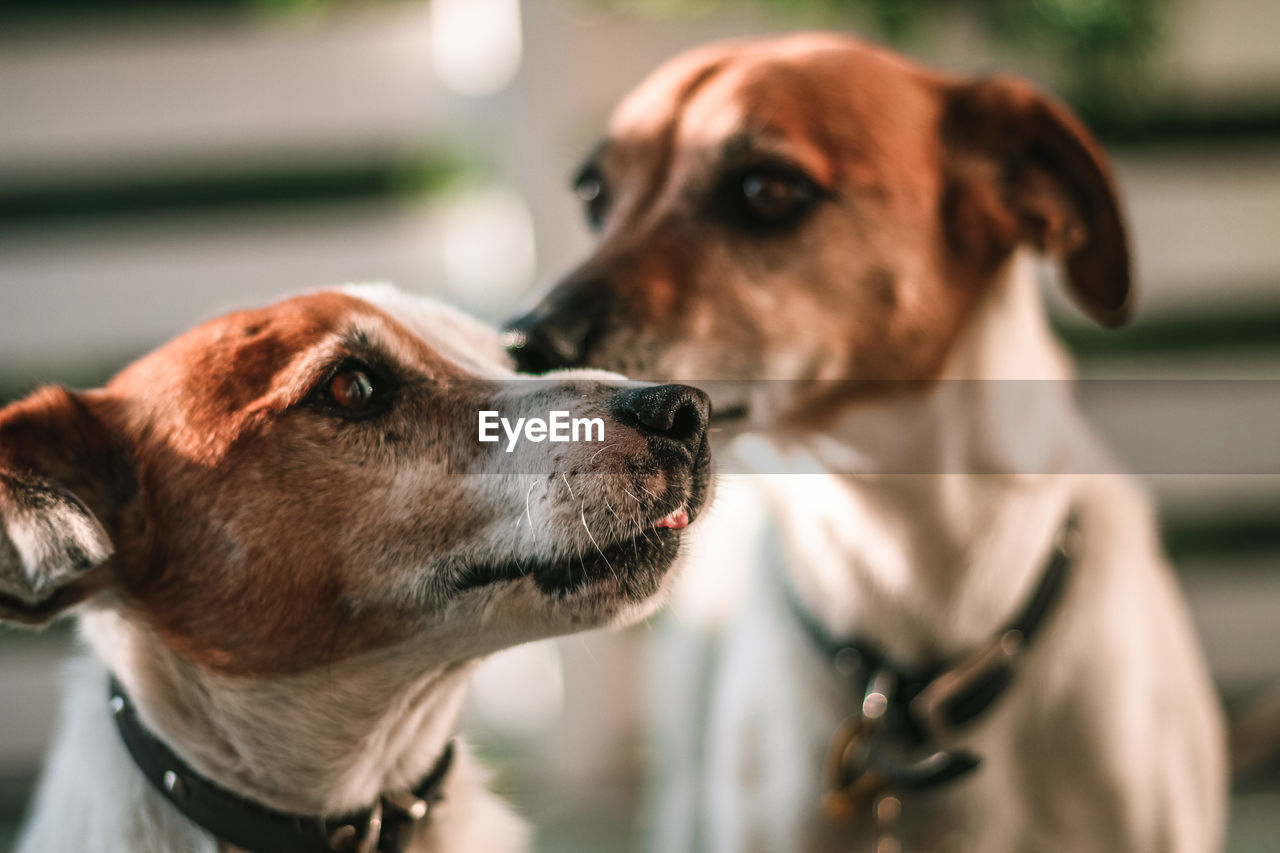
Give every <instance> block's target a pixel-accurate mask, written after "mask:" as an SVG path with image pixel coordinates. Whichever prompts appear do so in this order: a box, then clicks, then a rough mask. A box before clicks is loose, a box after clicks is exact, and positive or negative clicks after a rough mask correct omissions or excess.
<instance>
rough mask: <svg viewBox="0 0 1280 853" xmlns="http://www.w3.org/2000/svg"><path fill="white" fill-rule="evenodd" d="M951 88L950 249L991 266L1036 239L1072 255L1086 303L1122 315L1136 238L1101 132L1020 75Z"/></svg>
mask: <svg viewBox="0 0 1280 853" xmlns="http://www.w3.org/2000/svg"><path fill="white" fill-rule="evenodd" d="M947 97H948V101H947V105H946V110H945V112H944V118H943V128H942V130H943V139H944V141H945V144H946V146H947V158H948V161H949V162H948V185H947V194H946V201H945V204H944V207H945V210H944V216H945V217H946V220H947V227H948V237H949V240H950V242H951V245H952V249H953V250H954V251H955V252H956V253H958V254H959V255H960V257H961V258H962V259H964V260H965V261H967V262H972V263H977V264H979V265H980V266H981V267H990V266H991V265H993V264H996V263H999V262H1002V261H1003V260H1005V259H1006V258H1007V257H1008V255H1009V253H1010V252H1011V251H1012V250H1013V249H1014V248H1015V247H1016V246H1017V245H1018V244H1020V243H1025V244H1029V245H1032V246H1035V247H1036V248H1038V249H1039V250H1041V251H1043V252H1046V253H1048V254H1051V255H1055V256H1057V257H1059V258H1060V259H1061V260H1062V261H1063V262H1064V264H1065V266H1066V272H1067V277H1068V281H1069V284H1070V289H1071V292H1072V295H1073V296H1074V297H1075V299H1076V301H1077V302H1078V304H1079V305H1080V306H1081V308H1083V309H1084V311H1085V313H1087V314H1088V315H1089V316H1090V317H1092V318H1093V319H1094V320H1096V321H1098V322H1099V323H1101V324H1102V325H1104V326H1119V325H1121V324H1123V323H1124V322H1125V321H1126V320H1128V318H1129V313H1130V310H1131V307H1132V298H1133V285H1132V282H1131V278H1130V264H1129V248H1128V239H1127V236H1126V234H1125V227H1124V222H1123V219H1122V217H1121V213H1120V204H1119V199H1118V197H1117V193H1116V190H1115V185H1114V182H1113V181H1112V178H1111V172H1110V169H1109V167H1108V165H1107V160H1106V157H1105V155H1104V154H1103V152H1102V148H1101V146H1099V144H1098V142H1097V141H1096V140H1095V139H1094V138H1093V137H1092V135H1090V133H1089V131H1088V130H1086V129H1085V127H1084V125H1083V124H1082V123H1081V122H1080V120H1079V119H1077V118H1076V117H1075V116H1074V115H1072V114H1071V112H1070V111H1069V110H1067V108H1066V107H1064V106H1062V105H1061V104H1058V103H1056V102H1054V101H1053V100H1051V99H1049V98H1047V97H1046V96H1044V95H1042V94H1041V93H1039V92H1038V91H1036V90H1035V88H1033V87H1032V86H1031V85H1030V84H1029V83H1026V82H1024V81H1021V80H1018V79H1014V78H1007V77H994V78H988V79H981V80H976V81H966V82H964V83H960V84H958V85H955V86H954V87H952V88H951V89H949V91H948V94H947ZM985 271H989V270H986V269H984V272H985Z"/></svg>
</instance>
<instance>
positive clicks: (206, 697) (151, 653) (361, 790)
mask: <svg viewBox="0 0 1280 853" xmlns="http://www.w3.org/2000/svg"><path fill="white" fill-rule="evenodd" d="M82 629H83V631H84V633H85V635H86V636H87V637H88V639H89V641H90V643H91V644H92V645H93V646H94V648H95V650H96V651H97V652H98V654H99V656H100V657H102V658H103V660H104V662H105V663H106V664H107V666H109V667H110V668H111V669H112V671H114V672H115V673H116V675H117V677H118V678H119V679H120V680H121V682H122V683H123V685H124V687H125V689H126V690H128V691H129V693H130V695H131V696H132V698H133V701H134V702H135V704H136V705H137V707H138V709H139V714H140V716H141V717H142V720H143V722H144V724H145V725H146V726H147V727H148V728H149V729H151V730H152V731H153V732H154V733H155V734H156V735H157V736H158V737H159V738H160V739H161V740H162V741H163V742H164V743H165V744H166V745H167V746H169V748H170V749H172V750H173V751H174V752H175V753H177V754H178V755H179V757H181V758H182V759H184V760H185V761H186V762H187V763H188V764H190V765H191V766H192V767H193V769H195V770H196V771H197V772H199V773H201V774H202V775H204V776H205V777H206V778H208V779H210V780H211V781H213V782H214V783H216V784H217V785H220V786H221V787H223V788H225V789H227V790H230V791H232V792H234V793H237V794H239V795H240V796H242V797H245V798H247V799H250V800H253V801H255V802H258V803H261V804H262V805H265V806H268V807H270V808H273V809H276V810H279V811H284V812H290V813H297V814H304V815H335V814H343V813H347V812H351V811H355V810H359V809H363V808H367V807H369V806H371V805H372V804H373V803H374V802H375V801H376V799H377V798H378V795H379V794H380V793H382V792H389V791H398V790H407V789H410V788H412V787H413V786H415V785H416V784H417V783H418V782H419V781H420V780H421V779H422V777H423V776H425V775H426V774H427V773H428V772H429V770H430V769H431V768H432V766H433V765H434V763H435V762H436V761H437V759H439V757H440V755H441V753H442V752H443V750H444V748H445V745H446V744H447V742H448V739H449V738H450V736H451V735H452V734H453V731H454V728H455V725H456V723H457V718H458V715H459V713H460V710H461V706H462V701H463V698H464V694H465V687H466V678H467V676H468V674H469V673H470V671H471V669H472V666H473V663H472V662H462V663H454V664H449V665H441V666H436V667H431V666H424V665H423V662H422V658H423V652H422V650H421V649H407V648H406V649H391V650H387V651H384V652H380V653H375V654H368V655H363V656H361V657H360V658H359V659H353V660H347V661H338V662H335V663H334V664H333V665H332V666H331V667H328V668H325V669H324V670H323V671H312V672H307V673H303V674H299V675H293V676H285V677H272V678H244V677H234V678H233V677H224V676H216V675H211V674H209V673H207V672H204V671H203V670H201V669H200V668H198V667H196V666H195V665H193V664H191V663H190V662H187V661H186V660H184V659H182V658H180V657H179V656H177V655H175V654H173V653H172V652H169V651H168V650H166V649H165V648H164V647H163V646H161V645H159V644H158V643H156V642H155V641H154V639H152V638H148V637H147V636H146V635H145V634H144V632H143V630H142V629H140V628H138V627H137V626H135V625H133V624H131V623H129V622H127V621H125V620H124V619H121V618H120V617H118V616H116V615H115V614H113V613H109V612H100V613H89V614H86V615H85V616H83V617H82ZM406 673H411V675H406ZM103 689H104V690H105V687H104V688H103ZM104 701H105V700H104ZM104 708H105V705H104ZM104 713H105V710H104Z"/></svg>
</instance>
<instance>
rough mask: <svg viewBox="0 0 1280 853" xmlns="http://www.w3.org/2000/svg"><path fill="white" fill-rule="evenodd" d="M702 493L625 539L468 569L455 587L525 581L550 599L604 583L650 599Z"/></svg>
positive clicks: (622, 592)
mask: <svg viewBox="0 0 1280 853" xmlns="http://www.w3.org/2000/svg"><path fill="white" fill-rule="evenodd" d="M704 491H705V487H704V486H703V485H696V486H695V488H694V492H695V494H694V495H692V496H691V497H690V499H689V500H688V501H681V502H680V503H679V504H678V505H677V506H676V507H675V508H674V509H670V510H666V509H665V508H662V509H659V510H657V511H656V512H663V514H662V515H661V516H660V517H658V518H657V519H656V520H654V521H651V522H650V523H648V525H647V526H645V527H643V528H639V529H638V530H636V531H635V532H634V533H633V534H632V535H631V536H629V537H627V538H624V539H621V540H619V541H615V542H612V543H609V544H601V545H600V546H598V547H594V548H589V549H587V550H584V551H583V552H582V553H581V554H580V555H575V556H573V557H568V558H564V559H558V560H545V561H522V560H515V559H513V560H508V561H505V562H502V563H498V564H485V565H476V566H470V567H468V568H466V569H465V570H463V572H462V573H461V575H460V576H459V577H458V579H457V580H456V581H455V587H456V588H457V590H458V591H459V592H464V591H466V590H471V589H477V588H480V587H486V586H490V585H493V584H497V583H502V582H504V581H515V580H520V579H522V578H525V577H529V578H532V579H533V582H534V583H535V584H536V585H537V587H538V589H539V590H540V591H541V592H543V593H544V594H546V595H549V596H555V597H565V596H569V595H572V594H573V593H575V592H580V591H584V590H586V589H587V588H589V587H593V586H597V585H600V584H602V583H613V584H616V585H617V587H618V593H619V594H620V595H621V596H623V597H626V598H631V599H636V600H640V599H644V598H648V597H649V596H651V595H653V594H654V593H656V592H657V590H658V587H659V585H660V583H661V580H662V576H663V575H664V574H666V571H667V569H669V568H670V567H671V564H672V563H673V562H675V558H676V555H677V554H678V553H679V550H680V541H681V539H682V537H683V535H684V531H685V529H686V528H688V526H689V525H690V524H691V523H693V520H694V519H695V518H696V517H697V511H698V508H699V506H700V504H701V503H702V500H703V494H702V493H703V492H704ZM656 512H655V514H656Z"/></svg>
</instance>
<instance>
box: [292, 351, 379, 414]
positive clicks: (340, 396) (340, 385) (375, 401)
mask: <svg viewBox="0 0 1280 853" xmlns="http://www.w3.org/2000/svg"><path fill="white" fill-rule="evenodd" d="M391 391H392V383H391V381H390V380H389V379H387V378H386V374H385V373H383V372H381V371H379V370H376V369H375V368H372V367H370V366H369V365H367V364H365V363H364V362H362V361H357V360H355V359H349V360H347V361H344V362H343V363H342V364H340V365H339V366H338V367H337V368H336V369H335V370H334V371H333V372H332V373H330V374H329V375H328V376H327V377H326V378H325V379H324V380H323V381H322V382H321V383H320V384H319V386H318V387H317V388H316V389H315V390H314V391H313V392H312V393H311V397H310V401H311V402H312V403H314V404H316V405H319V406H322V407H324V408H326V409H329V410H330V411H333V412H336V413H337V414H340V415H345V416H354V417H366V416H370V415H375V414H377V413H379V412H381V411H383V410H384V409H385V408H386V407H387V404H388V403H389V401H390V399H391Z"/></svg>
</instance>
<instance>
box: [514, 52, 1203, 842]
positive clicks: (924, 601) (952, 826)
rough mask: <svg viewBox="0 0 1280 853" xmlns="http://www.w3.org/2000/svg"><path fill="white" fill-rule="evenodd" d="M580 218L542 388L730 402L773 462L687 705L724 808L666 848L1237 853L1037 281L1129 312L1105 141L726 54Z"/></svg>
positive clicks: (867, 74) (695, 55)
mask: <svg viewBox="0 0 1280 853" xmlns="http://www.w3.org/2000/svg"><path fill="white" fill-rule="evenodd" d="M577 191H578V194H579V195H580V196H581V197H582V198H583V200H584V202H585V205H586V212H587V217H588V219H589V221H590V222H591V223H592V224H593V226H594V227H595V228H596V229H597V230H598V231H599V243H598V246H597V248H596V249H595V251H594V252H593V254H592V255H591V256H590V257H589V258H588V259H587V260H586V261H585V262H584V263H583V264H582V265H581V266H580V267H579V268H578V269H577V270H575V271H574V272H573V273H571V274H570V275H569V276H567V277H566V278H565V279H564V280H562V281H561V282H560V283H559V284H558V285H556V286H555V287H554V288H553V289H552V290H551V291H550V293H549V294H547V295H546V296H545V298H544V299H542V301H541V302H540V303H539V304H538V305H537V306H536V307H535V308H534V309H533V310H532V311H531V312H530V313H528V314H527V315H525V316H523V317H521V318H519V319H517V320H515V321H514V322H513V323H512V325H511V327H510V339H509V340H510V343H511V350H512V352H513V354H514V355H515V357H516V359H517V361H518V362H519V364H520V366H521V367H522V369H526V370H532V371H541V370H547V369H551V368H560V367H566V366H577V365H590V366H595V367H600V368H607V369H611V370H618V371H621V372H625V373H628V374H631V375H634V376H643V377H681V378H683V379H684V380H685V381H691V382H694V383H695V384H696V383H699V382H705V385H704V387H706V388H707V390H708V391H709V392H710V394H711V396H712V401H713V405H714V408H715V412H716V415H715V417H713V423H717V424H718V426H719V427H720V428H722V429H724V430H725V431H726V432H740V431H754V432H756V433H758V434H759V437H750V438H745V439H744V440H742V441H739V443H738V456H739V457H741V459H742V465H743V467H744V468H745V469H746V470H754V471H756V472H759V473H761V474H763V475H764V476H760V477H755V478H751V483H752V486H753V488H754V489H755V490H756V491H758V493H759V495H760V499H761V500H763V501H764V502H765V504H766V505H767V513H766V514H765V518H766V520H765V522H764V524H763V526H762V529H761V530H760V531H759V534H760V535H759V538H758V539H757V540H753V541H754V542H755V545H754V546H753V547H745V546H744V545H743V544H742V543H743V540H744V538H745V537H747V536H748V532H747V531H746V530H745V529H744V522H743V520H742V519H741V518H735V517H727V518H723V519H722V522H723V523H722V525H721V526H722V528H724V529H723V530H722V531H721V532H722V535H721V536H720V537H719V538H717V537H716V535H715V530H714V529H708V530H707V531H705V532H706V533H707V535H708V537H709V539H708V541H707V542H703V543H702V545H703V551H702V560H703V562H704V563H705V565H704V566H702V568H701V571H702V572H715V573H718V577H719V578H720V579H721V580H720V582H719V583H711V584H705V585H704V586H703V587H702V589H703V591H704V592H705V591H707V590H712V591H713V594H714V595H718V596H728V592H727V590H728V589H730V588H731V584H729V583H728V579H729V578H730V577H732V576H733V575H735V574H738V573H742V572H745V571H750V573H751V574H752V576H753V581H754V582H753V583H752V585H751V587H750V591H749V593H748V594H747V598H746V601H745V602H744V603H743V604H742V607H741V612H738V613H737V614H736V616H735V618H734V620H733V623H732V626H731V627H730V628H728V629H727V632H728V633H727V636H726V637H725V639H724V649H723V651H722V652H721V653H720V655H719V657H718V659H717V660H716V663H715V666H714V667H713V669H714V672H713V675H712V678H713V687H712V692H711V699H710V702H709V704H708V706H707V709H706V711H705V713H704V712H701V711H699V710H696V709H695V708H694V706H695V705H696V702H695V701H694V700H692V699H691V698H688V697H685V696H683V695H681V694H680V691H678V690H669V691H667V695H666V696H665V697H664V700H665V701H666V702H669V703H674V704H676V705H677V706H679V708H680V710H677V711H676V712H674V713H668V717H667V718H668V720H675V721H677V722H676V723H668V727H669V728H670V727H671V726H673V725H674V726H676V727H677V728H678V727H680V726H683V727H685V728H686V729H689V730H700V731H701V732H702V738H701V742H705V750H702V751H698V752H697V756H698V757H696V758H690V759H684V758H680V757H672V758H671V760H672V761H676V762H681V761H683V762H684V763H683V764H680V765H678V766H679V767H680V768H681V769H680V770H679V771H678V773H683V774H685V775H689V774H696V775H697V776H698V780H697V783H696V784H695V787H697V788H698V789H699V791H700V794H699V796H700V797H701V800H700V803H701V805H700V806H699V807H696V808H685V807H680V806H674V807H672V808H668V809H666V810H665V811H664V813H665V814H666V815H667V816H668V817H669V818H670V817H672V816H680V815H683V816H684V818H685V820H679V819H677V820H673V821H671V822H670V823H669V824H668V825H666V826H664V827H662V828H661V829H660V839H659V845H658V846H659V848H660V849H662V850H663V851H664V853H671V851H676V850H684V849H689V848H690V846H692V845H694V844H695V841H694V839H696V838H699V837H700V838H701V839H702V841H703V842H704V843H705V846H706V847H708V848H709V849H711V850H714V851H748V850H754V851H766V850H768V851H774V850H789V851H800V850H805V851H828V850H830V851H834V850H850V849H870V848H869V846H863V847H859V846H856V844H857V843H858V842H859V841H861V842H862V843H864V844H867V845H870V844H872V843H874V844H877V845H885V846H876V847H875V849H877V850H893V849H897V846H901V847H902V848H904V849H910V850H944V849H945V850H973V851H1013V850H1055V851H1065V850H1080V851H1098V850H1116V851H1119V850H1125V851H1197V853H1202V851H1208V850H1213V849H1215V848H1217V847H1218V846H1219V845H1220V844H1221V842H1222V834H1223V829H1224V814H1225V802H1226V787H1227V786H1226V764H1225V758H1224V749H1225V744H1224V733H1223V724H1222V719H1221V713H1220V709H1219V706H1218V702H1217V699H1216V696H1215V693H1214V690H1213V686H1212V684H1211V681H1210V678H1209V674H1208V671H1207V668H1206V665H1205V662H1204V660H1203V658H1202V655H1201V652H1200V649H1199V648H1198V644H1197V641H1196V638H1195V636H1194V632H1193V629H1192V626H1191V623H1190V620H1189V618H1188V614H1187V611H1186V607H1185V605H1184V602H1183V600H1182V598H1181V595H1180V591H1179V590H1178V588H1177V584H1176V581H1175V579H1174V577H1173V575H1172V573H1171V572H1170V570H1169V568H1168V566H1167V565H1166V562H1165V559H1164V557H1163V555H1162V553H1161V550H1160V546H1159V541H1158V537H1157V533H1156V525H1155V519H1154V518H1153V513H1152V509H1151V505H1150V502H1149V500H1148V498H1147V496H1146V495H1145V494H1144V492H1143V491H1142V489H1141V488H1140V487H1139V485H1138V484H1137V483H1136V482H1134V481H1133V480H1132V479H1131V478H1130V477H1128V476H1126V475H1124V474H1123V473H1121V472H1120V469H1119V467H1118V466H1117V465H1116V464H1115V463H1114V462H1113V461H1112V460H1111V459H1110V458H1109V456H1108V454H1107V453H1106V451H1105V450H1104V449H1103V448H1102V447H1100V446H1099V444H1098V442H1097V441H1096V440H1095V438H1094V437H1093V435H1092V433H1091V432H1090V429H1089V428H1088V426H1087V425H1086V424H1085V423H1084V422H1083V420H1082V418H1081V417H1080V415H1079V413H1078V411H1077V409H1076V407H1075V404H1074V402H1073V399H1072V389H1071V385H1070V380H1071V378H1072V375H1073V374H1072V368H1071V365H1070V363H1069V360H1068V358H1067V356H1066V354H1065V353H1064V351H1063V349H1062V348H1061V346H1060V345H1059V344H1058V342H1057V341H1056V340H1055V338H1054V337H1053V335H1052V333H1051V331H1050V329H1049V326H1048V324H1047V322H1046V318H1045V315H1044V310H1043V307H1042V305H1041V301H1040V297H1039V293H1038V291H1037V282H1036V275H1035V266H1034V264H1033V262H1032V256H1033V255H1034V254H1035V253H1041V254H1044V255H1047V256H1050V257H1052V258H1054V259H1057V260H1058V261H1060V262H1061V264H1062V267H1063V268H1064V272H1065V280H1066V285H1067V288H1068V290H1069V292H1070V294H1071V295H1072V296H1073V297H1074V299H1075V301H1076V303H1077V304H1078V305H1079V306H1080V307H1081V308H1082V309H1083V310H1084V311H1085V312H1086V313H1088V314H1089V315H1090V316H1091V317H1093V318H1094V319H1096V320H1097V321H1098V322H1100V323H1102V324H1103V325H1107V326H1111V325H1117V324H1119V323H1121V322H1123V321H1124V320H1125V319H1126V318H1127V317H1128V315H1129V312H1130V309H1131V305H1132V302H1133V295H1132V285H1131V282H1130V260H1129V253H1128V249H1127V239H1126V233H1125V228H1124V224H1123V220H1122V216H1121V211H1120V207H1119V203H1118V199H1117V196H1116V191H1115V187H1114V185H1113V182H1112V179H1111V176H1110V173H1109V168H1108V165H1107V163H1106V159H1105V157H1104V155H1103V153H1102V151H1101V150H1100V149H1099V146H1098V144H1097V143H1096V142H1095V140H1094V139H1093V138H1092V137H1091V136H1090V135H1089V133H1088V132H1087V131H1086V129H1085V128H1084V127H1083V126H1082V125H1081V123H1080V122H1079V121H1078V120H1077V119H1076V118H1075V117H1074V116H1072V115H1071V114H1070V113H1069V112H1068V111H1067V110H1066V109H1065V108H1063V107H1062V106H1060V105H1059V104H1057V103H1055V102H1054V101H1052V100H1050V99H1049V98H1047V97H1045V96H1043V95H1042V94H1040V93H1038V92H1037V91H1035V90H1034V89H1033V88H1032V87H1030V86H1029V85H1027V84H1026V83H1023V82H1021V81H1018V80H1015V79H1007V78H1000V77H996V78H990V79H971V78H961V77H953V76H947V75H944V74H941V73H936V72H934V71H931V70H928V69H925V68H922V67H920V66H918V65H916V64H914V63H912V62H910V61H908V60H906V59H904V58H902V57H900V56H897V55H895V54H893V53H890V52H887V51H884V50H880V49H877V48H875V47H872V46H869V45H867V44H865V43H862V42H860V41H858V40H855V39H853V38H847V37H844V36H840V35H832V34H801V35H793V36H789V37H784V38H778V39H767V40H762V41H744V42H731V43H725V44H717V45H712V46H709V47H705V48H702V49H699V50H695V51H693V52H690V53H688V54H686V55H683V56H681V57H679V58H677V59H675V60H673V61H671V62H669V63H668V64H666V65H665V66H663V67H662V68H660V69H659V70H658V71H656V72H655V73H654V74H653V75H652V76H651V77H650V78H649V79H648V80H647V81H645V82H644V83H643V84H642V85H641V86H640V87H639V88H638V89H636V90H635V91H634V92H633V93H632V94H631V95H630V96H628V97H627V98H626V99H625V100H624V101H623V103H622V104H621V105H620V106H619V107H618V109H617V111H616V112H615V114H614V116H613V118H612V121H611V124H610V127H609V133H608V137H607V138H606V140H605V141H604V142H603V143H602V144H601V145H600V146H599V148H598V149H597V150H596V151H595V152H594V153H593V155H592V156H591V158H590V159H589V160H588V162H587V164H586V165H585V167H584V168H583V170H582V172H581V174H580V175H579V176H578V179H577ZM743 441H745V444H744V443H743ZM792 474H794V475H795V476H790V475H792ZM709 521H711V522H713V523H714V521H715V519H714V518H712V519H709ZM727 555H733V556H727ZM742 560H745V561H748V562H749V563H750V565H748V566H746V567H744V566H742V565H740V564H739V563H740V561H742ZM696 577H697V573H695V575H694V577H693V578H690V580H691V581H693V580H695V579H696ZM686 657H688V656H687V655H686ZM695 680H696V679H695ZM685 683H686V685H687V684H688V683H690V682H689V681H686V682H685ZM688 692H690V691H688V690H685V691H684V693H688ZM681 703H683V704H681ZM668 735H669V737H668V739H669V740H670V739H671V737H670V732H668ZM683 743H684V745H685V746H686V747H688V748H689V749H690V750H691V751H696V750H694V747H696V746H698V744H699V743H700V739H699V738H698V737H692V736H691V737H686V738H685V739H684V741H683ZM687 794H688V788H685V789H680V790H679V794H678V796H681V797H684V796H686V795H687Z"/></svg>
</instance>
